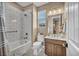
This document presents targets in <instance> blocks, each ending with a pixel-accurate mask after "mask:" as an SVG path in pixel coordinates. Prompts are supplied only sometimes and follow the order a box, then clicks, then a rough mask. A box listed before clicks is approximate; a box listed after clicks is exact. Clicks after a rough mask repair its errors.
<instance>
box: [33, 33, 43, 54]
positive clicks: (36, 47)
mask: <svg viewBox="0 0 79 59" xmlns="http://www.w3.org/2000/svg"><path fill="white" fill-rule="evenodd" d="M43 42H44V36H43V35H40V34H38V36H37V41H36V42H35V43H34V44H33V50H34V55H38V54H39V53H40V52H41V50H42V48H43Z"/></svg>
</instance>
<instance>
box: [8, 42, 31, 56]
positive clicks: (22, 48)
mask: <svg viewBox="0 0 79 59" xmlns="http://www.w3.org/2000/svg"><path fill="white" fill-rule="evenodd" d="M31 47H32V43H31V41H28V42H26V43H25V42H24V43H23V42H15V43H13V44H10V46H9V55H10V56H22V55H23V54H25V53H27V51H28V50H29V49H30V48H31Z"/></svg>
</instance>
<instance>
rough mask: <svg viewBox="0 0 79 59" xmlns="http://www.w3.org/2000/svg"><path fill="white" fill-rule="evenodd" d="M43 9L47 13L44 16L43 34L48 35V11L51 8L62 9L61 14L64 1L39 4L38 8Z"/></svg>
mask: <svg viewBox="0 0 79 59" xmlns="http://www.w3.org/2000/svg"><path fill="white" fill-rule="evenodd" d="M42 9H45V10H46V14H47V18H46V32H45V36H46V35H48V21H49V18H48V12H49V11H52V10H57V9H62V14H63V12H64V3H63V2H49V3H48V4H46V5H43V6H40V7H39V8H38V10H42Z"/></svg>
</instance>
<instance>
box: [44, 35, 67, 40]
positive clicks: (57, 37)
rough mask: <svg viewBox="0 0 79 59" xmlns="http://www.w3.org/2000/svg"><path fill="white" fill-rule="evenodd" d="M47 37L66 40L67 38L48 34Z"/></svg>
mask: <svg viewBox="0 0 79 59" xmlns="http://www.w3.org/2000/svg"><path fill="white" fill-rule="evenodd" d="M45 38H48V39H51V40H52V39H54V40H62V41H66V38H65V37H61V36H46V37H45Z"/></svg>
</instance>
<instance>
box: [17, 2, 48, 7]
mask: <svg viewBox="0 0 79 59" xmlns="http://www.w3.org/2000/svg"><path fill="white" fill-rule="evenodd" d="M17 3H18V4H19V5H21V6H22V7H26V6H28V5H30V4H32V3H33V4H34V5H36V6H37V7H39V6H42V5H45V4H47V3H48V2H17Z"/></svg>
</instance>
